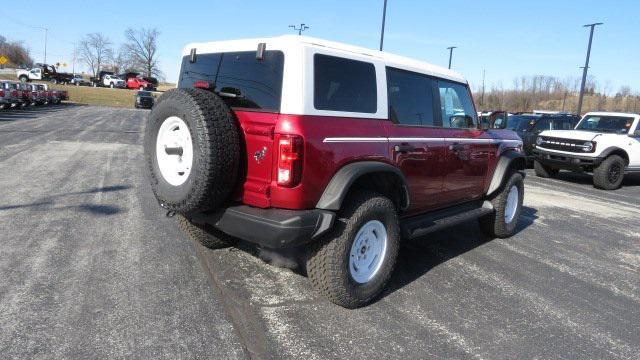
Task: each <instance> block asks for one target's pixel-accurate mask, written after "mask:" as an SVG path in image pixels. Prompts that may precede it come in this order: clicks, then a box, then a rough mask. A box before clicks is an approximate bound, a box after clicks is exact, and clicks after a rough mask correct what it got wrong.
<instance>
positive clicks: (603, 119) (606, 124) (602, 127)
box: [576, 116, 633, 134]
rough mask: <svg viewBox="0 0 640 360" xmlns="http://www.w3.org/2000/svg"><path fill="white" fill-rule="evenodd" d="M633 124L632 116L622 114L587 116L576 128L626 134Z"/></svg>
mask: <svg viewBox="0 0 640 360" xmlns="http://www.w3.org/2000/svg"><path fill="white" fill-rule="evenodd" d="M631 124H633V118H630V117H622V116H588V117H585V118H584V119H582V121H580V123H579V124H578V126H576V130H585V131H597V132H606V133H614V134H626V133H628V132H629V129H630V128H631Z"/></svg>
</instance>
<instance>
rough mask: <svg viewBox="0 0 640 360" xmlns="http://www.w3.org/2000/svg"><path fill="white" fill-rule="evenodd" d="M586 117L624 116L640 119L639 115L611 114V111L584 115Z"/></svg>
mask: <svg viewBox="0 0 640 360" xmlns="http://www.w3.org/2000/svg"><path fill="white" fill-rule="evenodd" d="M587 115H595V116H624V117H632V118H638V117H640V115H638V114H633V113H623V112H612V111H592V112H588V113H586V114H584V116H587Z"/></svg>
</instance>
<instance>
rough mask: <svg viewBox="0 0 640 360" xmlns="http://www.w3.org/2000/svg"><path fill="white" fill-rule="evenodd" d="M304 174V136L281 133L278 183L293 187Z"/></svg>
mask: <svg viewBox="0 0 640 360" xmlns="http://www.w3.org/2000/svg"><path fill="white" fill-rule="evenodd" d="M301 175H302V138H301V137H299V136H296V135H280V138H279V139H278V181H277V182H278V185H280V186H287V187H293V186H296V185H297V184H298V183H299V182H300V178H301Z"/></svg>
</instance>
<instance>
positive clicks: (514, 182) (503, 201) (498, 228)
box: [478, 172, 524, 239]
mask: <svg viewBox="0 0 640 360" xmlns="http://www.w3.org/2000/svg"><path fill="white" fill-rule="evenodd" d="M513 187H515V188H516V189H517V191H518V204H517V208H516V211H515V215H513V217H512V219H511V220H509V221H508V222H507V219H506V218H505V210H506V207H507V198H508V196H509V192H510V191H511V189H512V188H513ZM523 200H524V181H523V178H522V174H520V173H519V172H514V173H512V174H511V176H509V179H508V180H507V181H506V182H505V184H504V185H503V186H502V188H501V189H500V192H498V193H497V194H495V195H494V196H493V197H492V198H491V199H489V201H491V204H492V205H493V208H494V209H495V211H494V212H493V213H491V214H489V215H485V216H483V217H481V218H479V219H478V221H479V223H480V229H482V232H483V233H484V234H485V235H486V236H487V237H490V238H492V239H493V238H496V237H497V238H507V237H510V236H512V235H513V234H515V232H516V228H517V227H518V218H519V217H520V213H521V212H522V202H523Z"/></svg>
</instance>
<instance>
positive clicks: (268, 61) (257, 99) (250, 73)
mask: <svg viewBox="0 0 640 360" xmlns="http://www.w3.org/2000/svg"><path fill="white" fill-rule="evenodd" d="M283 67H284V54H283V53H282V52H281V51H265V53H264V58H263V59H262V60H257V59H256V52H255V51H243V52H230V53H218V54H201V55H197V56H196V62H195V63H191V61H190V57H189V56H185V57H184V58H183V59H182V68H181V71H180V80H179V82H178V87H179V88H189V87H193V84H194V82H196V81H206V82H208V83H209V84H213V85H215V91H216V92H223V93H226V94H233V95H235V97H224V99H225V102H226V103H227V104H228V105H229V106H231V107H239V108H250V109H261V110H269V111H280V100H281V96H282V72H283Z"/></svg>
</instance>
